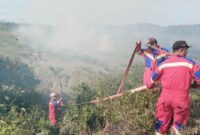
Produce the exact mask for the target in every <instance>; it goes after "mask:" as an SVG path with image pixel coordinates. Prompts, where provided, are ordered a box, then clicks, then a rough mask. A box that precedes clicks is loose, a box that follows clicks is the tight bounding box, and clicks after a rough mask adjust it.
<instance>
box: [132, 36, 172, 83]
mask: <svg viewBox="0 0 200 135" xmlns="http://www.w3.org/2000/svg"><path fill="white" fill-rule="evenodd" d="M147 44H148V45H150V46H152V47H155V48H157V49H158V50H162V51H165V52H169V50H168V49H166V48H162V47H160V46H159V45H158V43H157V40H156V39H155V38H149V39H148V42H147ZM136 46H137V50H136V52H137V54H139V55H141V56H143V57H144V61H145V71H144V74H143V84H144V85H148V84H149V83H151V82H150V81H151V75H152V73H153V71H154V70H155V68H156V67H157V66H158V65H160V64H161V63H162V62H163V61H164V60H165V59H166V58H167V55H166V54H164V53H163V52H161V51H158V50H155V49H153V48H151V47H148V48H145V49H142V48H141V42H137V43H136Z"/></svg>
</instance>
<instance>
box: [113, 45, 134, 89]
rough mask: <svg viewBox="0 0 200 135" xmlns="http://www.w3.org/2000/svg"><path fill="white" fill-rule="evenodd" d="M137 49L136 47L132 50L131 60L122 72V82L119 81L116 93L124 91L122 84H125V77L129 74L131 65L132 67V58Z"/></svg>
mask: <svg viewBox="0 0 200 135" xmlns="http://www.w3.org/2000/svg"><path fill="white" fill-rule="evenodd" d="M137 48H138V45H137V46H136V47H135V49H134V51H133V53H132V56H131V59H130V60H129V63H128V66H127V68H126V71H125V72H124V75H123V78H122V80H121V83H120V86H119V88H118V90H117V93H120V92H122V91H123V89H124V84H125V82H126V79H127V76H128V72H129V70H130V67H131V65H132V62H133V58H134V57H135V53H136V50H137Z"/></svg>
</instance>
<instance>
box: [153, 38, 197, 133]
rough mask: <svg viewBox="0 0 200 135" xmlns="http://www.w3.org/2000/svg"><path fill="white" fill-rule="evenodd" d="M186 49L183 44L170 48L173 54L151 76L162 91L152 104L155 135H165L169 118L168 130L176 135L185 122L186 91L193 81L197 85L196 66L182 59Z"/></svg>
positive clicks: (187, 94) (187, 112)
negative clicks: (153, 106)
mask: <svg viewBox="0 0 200 135" xmlns="http://www.w3.org/2000/svg"><path fill="white" fill-rule="evenodd" d="M189 47H190V46H188V45H187V43H186V42H185V41H177V42H175V43H174V45H173V51H174V55H173V56H171V57H170V58H168V59H167V60H165V61H164V62H163V63H162V64H161V65H160V66H159V67H158V68H157V70H156V72H155V73H154V74H153V76H152V80H153V81H155V80H157V79H159V78H160V79H161V84H162V92H161V95H160V97H159V99H158V102H157V105H156V108H157V110H156V133H157V134H159V133H162V134H163V133H166V132H167V131H168V129H169V128H170V127H169V126H170V122H171V120H172V119H173V124H172V129H173V131H175V132H176V134H179V133H180V131H181V129H182V127H183V126H184V125H186V124H187V122H188V119H189V106H190V99H189V89H190V86H191V81H192V79H194V80H195V81H197V82H200V67H199V66H198V65H197V64H196V63H195V62H194V61H192V60H190V59H188V58H186V57H185V56H186V54H187V49H188V48H189Z"/></svg>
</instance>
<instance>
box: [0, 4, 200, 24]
mask: <svg viewBox="0 0 200 135" xmlns="http://www.w3.org/2000/svg"><path fill="white" fill-rule="evenodd" d="M199 5H200V1H199V0H0V19H1V20H6V21H15V22H28V23H39V24H53V25H57V24H59V25H60V24H62V23H69V24H74V23H78V24H83V23H84V24H99V25H102V24H109V25H126V24H136V23H152V24H157V25H161V26H168V25H184V24H200V14H199V13H200V8H199Z"/></svg>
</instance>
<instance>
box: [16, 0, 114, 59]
mask: <svg viewBox="0 0 200 135" xmlns="http://www.w3.org/2000/svg"><path fill="white" fill-rule="evenodd" d="M31 2H32V6H30V7H28V9H27V12H28V15H29V16H31V18H37V19H40V18H41V19H43V20H45V21H44V24H50V25H51V28H52V29H51V31H50V32H49V31H48V30H47V29H44V28H43V27H41V26H38V25H30V26H29V27H23V26H22V27H20V28H19V29H18V30H17V34H18V35H21V38H22V39H26V41H28V40H29V41H30V42H29V43H27V44H28V45H31V46H32V47H35V48H39V49H41V48H46V49H50V50H51V51H56V52H59V51H66V52H77V53H83V54H86V55H90V54H91V52H93V53H94V52H103V53H104V52H106V53H107V52H111V51H114V47H113V45H112V43H111V42H110V40H109V37H108V36H105V34H104V33H101V34H99V33H97V32H96V30H95V28H94V27H91V26H88V24H87V25H86V24H84V23H83V22H81V20H80V18H79V17H78V16H77V15H76V13H75V12H74V11H73V9H72V8H71V5H72V4H73V3H72V1H71V0H42V1H41V0H32V1H31ZM44 18H46V19H44ZM97 50H98V51H97Z"/></svg>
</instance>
